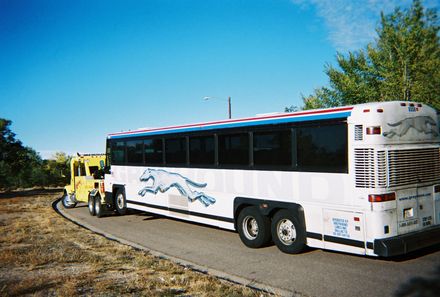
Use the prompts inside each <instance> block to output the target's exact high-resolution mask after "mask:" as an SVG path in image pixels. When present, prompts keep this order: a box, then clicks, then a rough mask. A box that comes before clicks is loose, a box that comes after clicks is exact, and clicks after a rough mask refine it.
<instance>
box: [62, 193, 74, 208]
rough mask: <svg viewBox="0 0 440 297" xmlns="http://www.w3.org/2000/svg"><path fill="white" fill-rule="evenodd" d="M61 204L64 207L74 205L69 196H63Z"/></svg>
mask: <svg viewBox="0 0 440 297" xmlns="http://www.w3.org/2000/svg"><path fill="white" fill-rule="evenodd" d="M63 204H64V205H66V206H71V205H73V204H74V203H73V202H72V200H71V199H70V197H69V195H67V194H66V195H64V197H63Z"/></svg>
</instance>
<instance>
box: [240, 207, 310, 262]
mask: <svg viewBox="0 0 440 297" xmlns="http://www.w3.org/2000/svg"><path fill="white" fill-rule="evenodd" d="M237 230H238V234H239V236H240V239H241V241H242V242H243V243H244V244H245V245H246V246H247V247H250V248H259V247H264V246H267V245H269V243H270V242H271V239H272V240H273V242H274V243H275V245H276V246H277V247H278V248H279V249H280V250H281V251H282V252H284V253H288V254H297V253H299V252H301V251H302V250H303V249H304V247H305V243H306V233H305V229H304V227H303V226H302V225H301V224H300V223H299V220H298V218H296V217H295V216H294V214H293V212H292V211H291V210H288V209H281V210H279V211H277V212H276V213H275V214H274V215H273V217H272V218H270V217H269V216H265V215H263V214H261V212H260V211H259V209H258V207H256V206H251V207H246V208H244V209H243V210H242V211H241V212H240V213H239V215H238V218H237Z"/></svg>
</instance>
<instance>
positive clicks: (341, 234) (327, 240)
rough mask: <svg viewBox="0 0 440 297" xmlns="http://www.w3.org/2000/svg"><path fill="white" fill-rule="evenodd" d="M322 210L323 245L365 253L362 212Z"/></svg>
mask: <svg viewBox="0 0 440 297" xmlns="http://www.w3.org/2000/svg"><path fill="white" fill-rule="evenodd" d="M323 212H324V213H323V218H324V247H325V248H326V249H333V250H338V251H347V252H351V253H357V254H365V252H366V250H365V224H364V214H363V213H360V212H350V211H340V210H333V209H324V210H323Z"/></svg>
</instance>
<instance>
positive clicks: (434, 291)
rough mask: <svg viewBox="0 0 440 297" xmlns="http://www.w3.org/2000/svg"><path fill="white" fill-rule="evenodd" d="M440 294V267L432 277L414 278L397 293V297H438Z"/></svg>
mask: <svg viewBox="0 0 440 297" xmlns="http://www.w3.org/2000/svg"><path fill="white" fill-rule="evenodd" d="M439 294H440V266H438V267H437V270H436V271H435V272H434V273H433V275H432V276H431V277H413V278H411V279H409V280H408V281H407V282H405V283H403V284H402V285H401V286H400V287H399V288H398V289H397V291H396V293H395V296H396V297H438V296H439Z"/></svg>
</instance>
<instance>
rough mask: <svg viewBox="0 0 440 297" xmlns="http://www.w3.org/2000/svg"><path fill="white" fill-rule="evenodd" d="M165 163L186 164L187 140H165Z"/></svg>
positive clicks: (183, 138)
mask: <svg viewBox="0 0 440 297" xmlns="http://www.w3.org/2000/svg"><path fill="white" fill-rule="evenodd" d="M165 162H166V163H167V164H186V138H185V137H180V138H172V139H166V140H165Z"/></svg>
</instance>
